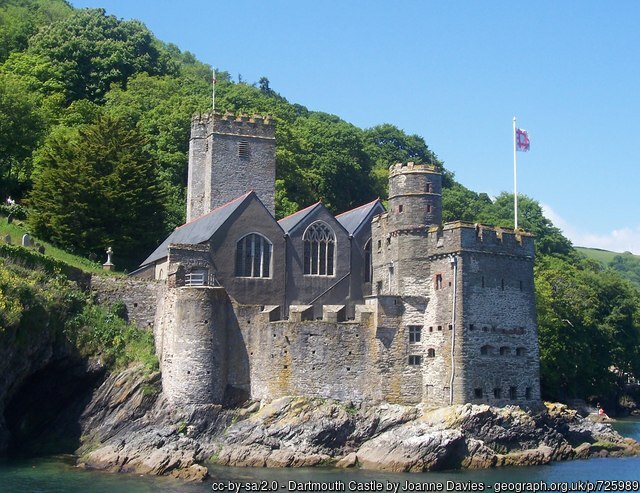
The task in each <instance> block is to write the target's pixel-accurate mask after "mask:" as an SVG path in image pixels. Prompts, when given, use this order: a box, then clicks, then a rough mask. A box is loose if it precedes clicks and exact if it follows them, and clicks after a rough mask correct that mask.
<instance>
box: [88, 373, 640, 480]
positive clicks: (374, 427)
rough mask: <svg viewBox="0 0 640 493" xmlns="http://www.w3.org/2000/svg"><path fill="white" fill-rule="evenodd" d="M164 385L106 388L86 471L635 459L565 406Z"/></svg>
mask: <svg viewBox="0 0 640 493" xmlns="http://www.w3.org/2000/svg"><path fill="white" fill-rule="evenodd" d="M159 385H160V378H159V374H154V375H151V376H145V375H143V374H142V372H141V371H139V370H138V369H129V370H126V371H124V372H121V373H119V374H114V375H110V376H108V377H107V378H106V380H105V381H104V382H103V384H102V385H101V386H100V387H99V388H97V390H95V392H94V394H93V396H92V398H91V400H90V402H89V404H88V405H87V406H86V407H85V409H84V411H83V412H82V414H81V416H80V419H79V424H80V427H81V430H82V445H81V447H80V448H79V449H78V451H77V453H78V455H79V457H80V459H79V463H80V465H81V466H83V467H87V468H94V469H100V470H108V471H117V472H136V473H140V474H152V475H171V476H175V477H179V478H184V479H187V480H201V479H204V478H205V477H206V476H207V468H206V466H205V465H206V464H207V463H217V464H221V465H229V466H244V467H308V466H319V465H322V466H330V465H333V466H336V467H360V468H363V469H370V470H379V471H388V472H402V471H411V472H418V471H427V470H443V469H455V468H488V467H499V466H511V465H537V464H546V463H548V462H550V461H556V460H568V459H582V458H589V457H603V456H622V455H637V454H639V453H640V444H638V443H637V442H635V441H634V440H632V439H629V438H624V437H622V436H620V435H619V434H618V433H617V432H615V431H614V430H613V429H612V428H611V426H610V425H609V424H605V423H596V422H592V421H590V420H588V419H585V418H583V417H582V416H580V415H579V414H578V413H577V412H576V411H574V410H571V409H569V408H567V407H566V406H564V405H561V404H547V405H546V406H545V407H544V408H543V409H540V410H536V411H525V410H523V409H520V408H519V407H516V406H510V407H505V408H493V407H490V406H487V405H471V404H466V405H459V406H451V407H446V408H440V409H424V408H422V407H421V406H400V405H392V404H383V405H377V406H354V405H352V404H350V403H344V402H338V401H332V400H322V399H308V398H300V397H285V398H282V399H278V400H275V401H272V402H269V403H266V404H265V403H263V404H262V405H261V404H260V403H258V402H252V403H247V404H246V405H245V407H243V408H236V409H223V408H222V407H221V406H184V407H172V406H170V405H169V404H168V403H167V401H166V400H165V399H164V398H163V396H162V394H161V393H160V392H159V388H160V387H159Z"/></svg>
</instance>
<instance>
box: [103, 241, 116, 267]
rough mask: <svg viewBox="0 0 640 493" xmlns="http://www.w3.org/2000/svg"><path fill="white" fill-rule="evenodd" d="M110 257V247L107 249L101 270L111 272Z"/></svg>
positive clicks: (111, 251)
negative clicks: (105, 259)
mask: <svg viewBox="0 0 640 493" xmlns="http://www.w3.org/2000/svg"><path fill="white" fill-rule="evenodd" d="M111 255H113V250H112V249H111V247H109V248H107V261H106V262H105V263H104V264H102V268H103V269H104V270H113V267H114V265H113V263H112V262H111Z"/></svg>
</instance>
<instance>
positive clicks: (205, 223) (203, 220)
mask: <svg viewBox="0 0 640 493" xmlns="http://www.w3.org/2000/svg"><path fill="white" fill-rule="evenodd" d="M252 195H254V196H255V195H256V194H255V192H253V191H251V192H248V193H245V194H244V195H241V196H240V197H238V198H236V199H233V200H232V201H231V202H227V203H226V204H224V205H221V206H220V207H218V208H216V209H214V210H212V211H211V212H208V213H207V214H203V215H202V216H200V217H198V218H197V219H194V220H193V221H190V222H188V223H186V224H183V225H182V226H179V227H178V228H176V229H175V231H174V232H173V233H171V234H170V235H169V237H168V238H167V239H166V240H164V241H163V242H162V243H161V244H160V246H159V247H158V248H156V249H155V250H154V251H153V253H152V254H151V255H149V256H148V257H147V259H146V260H145V261H144V262H142V263H141V264H140V265H141V266H143V265H147V264H150V263H152V262H155V261H156V260H160V259H162V258H164V257H166V256H167V255H168V253H169V245H170V244H172V243H179V244H187V245H197V244H198V243H202V242H203V241H207V240H208V239H209V238H211V237H212V236H213V234H214V233H215V232H216V231H217V230H218V229H219V228H220V227H221V226H222V225H223V224H224V223H225V222H226V221H227V219H229V217H231V214H233V213H234V212H235V211H236V210H237V209H238V208H239V207H240V206H241V205H242V204H243V203H245V202H246V201H247V200H248V199H249V197H251V196H252ZM256 198H257V196H256ZM258 200H259V199H258Z"/></svg>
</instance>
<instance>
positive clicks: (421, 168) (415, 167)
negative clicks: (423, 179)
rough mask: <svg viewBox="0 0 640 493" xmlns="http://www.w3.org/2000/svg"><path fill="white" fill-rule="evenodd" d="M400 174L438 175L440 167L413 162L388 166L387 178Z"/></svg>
mask: <svg viewBox="0 0 640 493" xmlns="http://www.w3.org/2000/svg"><path fill="white" fill-rule="evenodd" d="M400 173H432V174H433V173H437V174H441V173H440V167H439V166H436V165H434V164H416V163H414V162H413V161H409V162H408V163H396V164H392V165H391V166H389V177H392V176H395V175H397V174H400Z"/></svg>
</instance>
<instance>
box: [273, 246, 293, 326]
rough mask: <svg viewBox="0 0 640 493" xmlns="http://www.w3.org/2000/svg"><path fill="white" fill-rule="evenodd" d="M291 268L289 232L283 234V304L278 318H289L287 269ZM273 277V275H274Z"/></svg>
mask: <svg viewBox="0 0 640 493" xmlns="http://www.w3.org/2000/svg"><path fill="white" fill-rule="evenodd" d="M271 257H273V254H272V255H271ZM290 268H291V266H290V265H289V234H288V233H285V234H284V269H283V270H284V283H283V284H284V287H283V290H284V293H283V295H284V299H283V301H284V306H283V307H282V310H281V311H280V313H281V316H280V318H281V319H282V320H288V319H289V305H288V300H287V277H289V269H290ZM274 277H275V275H274Z"/></svg>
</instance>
